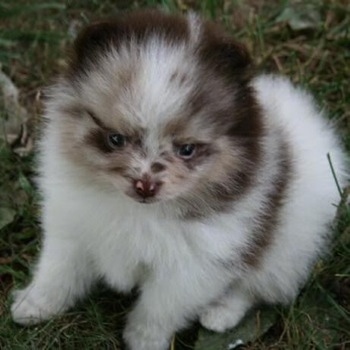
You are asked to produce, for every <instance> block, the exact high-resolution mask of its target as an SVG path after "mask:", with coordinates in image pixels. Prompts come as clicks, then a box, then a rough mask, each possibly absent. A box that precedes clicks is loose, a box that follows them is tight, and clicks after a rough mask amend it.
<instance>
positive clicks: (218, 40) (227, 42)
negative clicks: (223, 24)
mask: <svg viewBox="0 0 350 350" xmlns="http://www.w3.org/2000/svg"><path fill="white" fill-rule="evenodd" d="M200 55H201V57H202V59H203V60H204V62H206V63H207V64H208V66H210V67H212V68H214V69H216V70H217V71H219V72H221V73H222V74H224V75H228V77H229V78H232V76H234V77H239V76H245V75H246V71H247V68H248V67H250V66H251V65H252V60H251V58H250V55H249V52H248V50H247V48H246V47H245V46H244V45H243V44H241V43H239V42H237V41H235V40H234V39H233V38H231V37H229V36H228V35H227V34H225V33H224V31H222V30H221V29H220V28H219V27H217V26H216V25H215V26H214V25H212V24H211V23H209V24H207V25H206V27H205V30H204V35H203V42H202V45H201V46H200Z"/></svg>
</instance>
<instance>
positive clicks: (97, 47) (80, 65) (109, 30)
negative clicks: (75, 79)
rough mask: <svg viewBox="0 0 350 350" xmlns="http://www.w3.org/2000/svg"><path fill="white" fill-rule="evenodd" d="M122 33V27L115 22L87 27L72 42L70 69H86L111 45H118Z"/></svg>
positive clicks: (99, 23)
mask: <svg viewBox="0 0 350 350" xmlns="http://www.w3.org/2000/svg"><path fill="white" fill-rule="evenodd" d="M123 32H124V30H123V26H122V25H121V23H119V22H118V21H116V20H114V21H102V22H95V23H92V24H91V25H89V26H87V27H86V28H85V29H84V30H83V31H82V32H81V33H80V34H79V35H78V37H77V39H76V40H75V42H74V51H73V57H72V68H73V69H74V70H85V69H86V68H88V67H89V66H90V65H91V64H93V63H94V62H96V61H97V60H98V58H99V57H100V56H101V55H103V53H104V52H105V51H107V50H108V49H109V48H110V47H111V46H112V45H113V46H114V47H116V46H117V45H118V41H119V38H120V37H121V36H122V35H123Z"/></svg>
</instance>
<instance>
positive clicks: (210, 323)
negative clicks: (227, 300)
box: [199, 305, 244, 333]
mask: <svg viewBox="0 0 350 350" xmlns="http://www.w3.org/2000/svg"><path fill="white" fill-rule="evenodd" d="M243 315H244V314H242V312H239V313H235V312H234V311H233V310H232V309H230V308H227V307H225V305H212V306H209V308H208V309H207V310H205V311H204V312H203V313H202V314H201V315H200V318H199V321H200V323H201V324H202V326H203V327H205V328H207V329H209V330H211V331H214V332H219V333H222V332H225V331H227V330H228V329H230V328H233V327H235V326H236V325H237V324H238V323H239V321H240V320H241V318H242V317H243Z"/></svg>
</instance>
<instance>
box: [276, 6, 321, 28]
mask: <svg viewBox="0 0 350 350" xmlns="http://www.w3.org/2000/svg"><path fill="white" fill-rule="evenodd" d="M279 22H287V23H288V25H289V26H290V28H291V29H292V30H294V31H299V30H305V29H317V28H319V27H320V26H321V25H322V19H321V13H320V8H319V7H316V6H313V5H312V4H300V3H299V4H290V5H289V6H286V7H285V8H284V10H283V11H282V12H281V14H280V15H279V16H278V17H277V19H276V23H279Z"/></svg>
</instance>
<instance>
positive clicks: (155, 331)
mask: <svg viewBox="0 0 350 350" xmlns="http://www.w3.org/2000/svg"><path fill="white" fill-rule="evenodd" d="M188 269H189V267H188V266H187V270H188ZM183 271H186V270H185V268H183V269H182V268H178V269H176V271H169V272H166V273H162V274H161V275H162V277H159V278H152V279H151V280H147V281H146V283H145V284H144V285H143V286H142V288H141V290H142V293H141V296H140V299H139V300H138V303H137V305H136V307H135V309H134V310H133V311H132V312H131V314H130V315H129V318H128V322H127V326H126V329H125V331H124V339H125V341H126V343H127V345H128V346H129V349H130V350H166V349H168V346H169V341H170V339H171V337H172V336H173V335H174V333H175V332H176V331H178V330H180V329H181V328H183V327H185V326H186V325H187V322H188V321H190V320H192V319H194V318H195V317H196V316H197V315H198V313H199V311H200V310H201V309H202V308H203V306H204V305H206V304H208V303H209V302H210V301H211V300H213V299H214V298H215V297H216V296H218V295H220V294H221V293H222V291H223V290H224V288H225V286H226V283H227V282H226V281H225V280H224V279H223V278H220V277H222V276H218V278H217V279H216V278H211V279H208V278H206V276H205V274H203V271H200V272H199V271H192V272H191V271H187V272H188V275H189V276H191V278H188V275H187V274H186V273H185V276H184V275H182V273H183ZM210 276H213V275H210ZM214 276H215V275H214Z"/></svg>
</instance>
